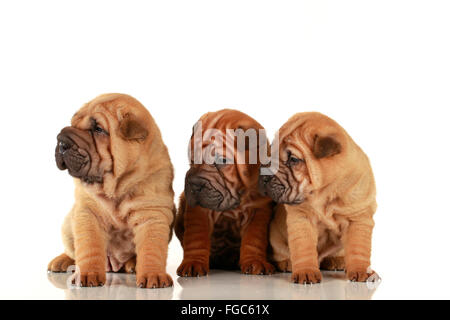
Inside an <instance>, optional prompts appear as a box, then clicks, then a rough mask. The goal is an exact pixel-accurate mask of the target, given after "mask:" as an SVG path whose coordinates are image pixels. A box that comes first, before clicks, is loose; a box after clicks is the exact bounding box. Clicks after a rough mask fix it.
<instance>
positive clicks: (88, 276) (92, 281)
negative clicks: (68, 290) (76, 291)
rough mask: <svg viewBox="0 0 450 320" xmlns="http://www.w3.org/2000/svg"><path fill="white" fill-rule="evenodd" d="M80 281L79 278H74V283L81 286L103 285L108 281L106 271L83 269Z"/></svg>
mask: <svg viewBox="0 0 450 320" xmlns="http://www.w3.org/2000/svg"><path fill="white" fill-rule="evenodd" d="M79 277H80V278H79V282H78V281H77V278H76V277H75V279H74V280H73V282H72V283H73V284H76V285H80V286H81V287H101V286H103V285H104V284H105V283H106V272H105V271H98V272H92V271H90V272H89V271H88V272H84V271H81V272H80V275H79Z"/></svg>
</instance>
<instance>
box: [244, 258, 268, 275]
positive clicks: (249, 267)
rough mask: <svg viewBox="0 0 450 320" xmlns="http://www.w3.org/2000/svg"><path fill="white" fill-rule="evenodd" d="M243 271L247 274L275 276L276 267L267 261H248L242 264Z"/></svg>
mask: <svg viewBox="0 0 450 320" xmlns="http://www.w3.org/2000/svg"><path fill="white" fill-rule="evenodd" d="M241 271H242V273H245V274H260V275H263V274H273V273H274V272H275V267H274V266H273V265H271V264H270V263H268V262H267V261H265V260H248V261H245V262H242V263H241Z"/></svg>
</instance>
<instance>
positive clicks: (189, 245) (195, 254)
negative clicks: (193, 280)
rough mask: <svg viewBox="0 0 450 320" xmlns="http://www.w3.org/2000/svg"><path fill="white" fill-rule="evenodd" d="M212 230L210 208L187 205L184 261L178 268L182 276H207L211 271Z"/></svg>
mask: <svg viewBox="0 0 450 320" xmlns="http://www.w3.org/2000/svg"><path fill="white" fill-rule="evenodd" d="M210 235H211V230H210V223H209V214H208V210H207V209H204V208H201V207H198V206H197V207H195V208H190V207H186V212H185V213H184V235H183V250H184V258H183V262H182V263H181V265H180V266H179V267H178V269H177V274H178V275H179V276H180V277H198V276H205V275H207V274H208V272H209V255H210V250H211V238H210Z"/></svg>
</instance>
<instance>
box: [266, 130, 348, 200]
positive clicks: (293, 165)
mask: <svg viewBox="0 0 450 320" xmlns="http://www.w3.org/2000/svg"><path fill="white" fill-rule="evenodd" d="M291 140H292V139H290V137H287V138H286V139H285V141H281V143H280V151H279V160H278V161H279V166H278V167H279V169H278V171H277V172H276V173H274V174H273V175H260V177H259V181H258V186H259V190H260V192H261V193H262V194H263V195H267V196H269V197H271V198H272V199H273V200H274V201H276V202H278V203H285V204H294V205H295V204H300V203H302V202H304V201H305V200H306V199H307V198H308V196H309V195H310V194H312V193H313V191H314V190H313V186H312V183H311V177H310V170H309V168H308V165H310V162H311V161H321V160H322V159H328V158H330V157H332V156H333V155H336V154H338V153H339V152H340V144H339V143H338V142H337V141H335V140H334V139H332V138H330V137H319V136H316V137H315V138H314V142H313V145H312V146H309V148H310V151H311V152H310V154H311V158H309V159H306V158H307V157H305V155H304V154H303V153H302V151H301V150H300V148H299V147H298V144H294V143H289V141H291Z"/></svg>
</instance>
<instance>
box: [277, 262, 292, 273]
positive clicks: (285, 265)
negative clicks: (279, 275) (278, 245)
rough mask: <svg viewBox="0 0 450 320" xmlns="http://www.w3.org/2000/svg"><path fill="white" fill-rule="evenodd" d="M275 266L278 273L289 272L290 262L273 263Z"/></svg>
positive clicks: (290, 268)
mask: <svg viewBox="0 0 450 320" xmlns="http://www.w3.org/2000/svg"><path fill="white" fill-rule="evenodd" d="M275 265H276V267H277V270H278V271H280V272H291V271H292V266H291V261H290V260H283V261H277V262H275Z"/></svg>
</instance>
